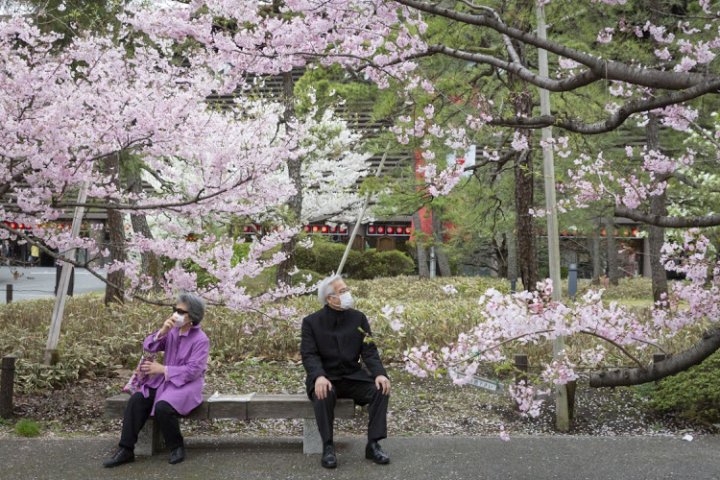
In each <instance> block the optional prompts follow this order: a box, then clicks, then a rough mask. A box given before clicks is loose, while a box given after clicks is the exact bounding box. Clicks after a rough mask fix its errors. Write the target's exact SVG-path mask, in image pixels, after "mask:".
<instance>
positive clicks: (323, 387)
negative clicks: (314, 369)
mask: <svg viewBox="0 0 720 480" xmlns="http://www.w3.org/2000/svg"><path fill="white" fill-rule="evenodd" d="M332 388H333V387H332V383H330V380H328V379H327V378H325V377H318V378H317V379H316V380H315V396H316V397H317V399H318V400H325V398H326V397H327V396H328V393H330V390H332Z"/></svg>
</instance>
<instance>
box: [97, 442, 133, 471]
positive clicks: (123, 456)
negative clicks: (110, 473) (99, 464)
mask: <svg viewBox="0 0 720 480" xmlns="http://www.w3.org/2000/svg"><path fill="white" fill-rule="evenodd" d="M133 460H135V454H134V453H133V451H132V450H129V449H127V448H123V447H120V448H119V449H118V451H117V452H115V455H113V456H112V457H111V458H110V459H108V460H105V461H104V462H103V466H104V467H105V468H112V467H117V466H118V465H122V464H123V463H129V462H132V461H133Z"/></svg>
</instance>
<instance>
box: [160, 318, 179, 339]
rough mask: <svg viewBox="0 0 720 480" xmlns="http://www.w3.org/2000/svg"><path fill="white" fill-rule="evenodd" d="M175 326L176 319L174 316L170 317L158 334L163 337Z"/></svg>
mask: <svg viewBox="0 0 720 480" xmlns="http://www.w3.org/2000/svg"><path fill="white" fill-rule="evenodd" d="M174 326H175V320H173V317H170V318H168V319H167V320H165V322H164V323H163V326H162V328H161V329H160V331H159V332H158V336H159V337H162V336H163V335H165V334H167V333H168V332H169V331H170V330H172V328H173V327H174Z"/></svg>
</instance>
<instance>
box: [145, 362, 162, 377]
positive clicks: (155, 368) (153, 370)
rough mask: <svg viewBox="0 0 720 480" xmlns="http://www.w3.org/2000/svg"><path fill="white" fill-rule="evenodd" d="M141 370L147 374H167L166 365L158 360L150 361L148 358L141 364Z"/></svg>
mask: <svg viewBox="0 0 720 480" xmlns="http://www.w3.org/2000/svg"><path fill="white" fill-rule="evenodd" d="M140 371H141V372H143V373H144V374H146V375H154V374H158V373H160V374H163V375H165V365H163V364H162V363H158V362H148V361H147V360H146V361H144V362H143V363H142V365H140Z"/></svg>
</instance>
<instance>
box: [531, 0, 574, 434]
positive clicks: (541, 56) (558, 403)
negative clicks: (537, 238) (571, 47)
mask: <svg viewBox="0 0 720 480" xmlns="http://www.w3.org/2000/svg"><path fill="white" fill-rule="evenodd" d="M536 13H537V35H538V38H541V39H543V40H545V39H546V38H547V28H546V24H545V8H544V7H543V6H542V5H540V4H538V5H537V6H536ZM538 65H539V70H540V76H541V77H544V78H549V71H548V56H547V50H543V49H541V48H538ZM540 114H541V115H550V92H549V91H547V90H546V89H544V88H540ZM551 138H552V127H545V128H543V129H542V139H543V144H544V146H543V174H544V178H545V208H546V210H547V236H548V260H549V262H550V265H549V267H550V279H551V280H552V284H553V293H552V299H553V300H554V301H556V302H559V301H560V299H561V297H562V284H561V282H560V237H559V235H558V218H557V199H556V198H555V165H554V159H553V149H552V145H551V144H550V139H551ZM564 353H565V339H564V338H563V337H557V338H556V339H555V340H554V341H553V358H555V359H558V358H561V357H563V356H564ZM555 415H556V416H555V428H557V429H558V430H559V431H561V432H567V431H568V430H570V408H569V402H568V392H567V387H566V386H565V385H556V386H555Z"/></svg>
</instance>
